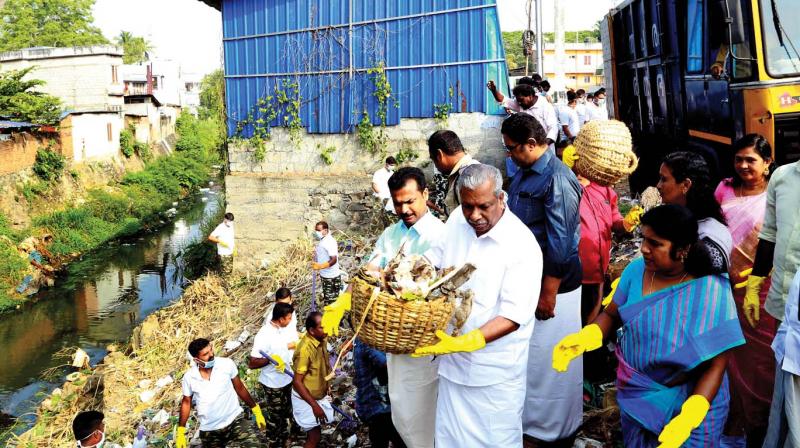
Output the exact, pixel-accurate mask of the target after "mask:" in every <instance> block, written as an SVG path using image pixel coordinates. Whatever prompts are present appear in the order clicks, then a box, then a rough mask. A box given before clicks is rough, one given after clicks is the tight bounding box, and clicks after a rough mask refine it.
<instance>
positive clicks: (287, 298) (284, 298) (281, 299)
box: [264, 288, 300, 340]
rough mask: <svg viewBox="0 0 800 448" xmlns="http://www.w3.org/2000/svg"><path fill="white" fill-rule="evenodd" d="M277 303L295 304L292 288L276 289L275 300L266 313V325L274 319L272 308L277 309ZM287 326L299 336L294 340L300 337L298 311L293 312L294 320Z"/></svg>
mask: <svg viewBox="0 0 800 448" xmlns="http://www.w3.org/2000/svg"><path fill="white" fill-rule="evenodd" d="M276 303H288V304H289V305H292V306H294V298H293V297H292V290H291V289H289V288H278V290H277V291H275V302H273V303H272V304H271V305H269V306H267V311H266V312H265V313H264V325H268V324H269V323H270V321H272V310H274V309H275V304H276ZM286 328H287V330H288V331H292V332H294V335H295V336H297V337H295V338H294V340H297V339H300V337H299V335H298V334H297V312H292V321H291V322H290V323H289V326H288V327H286Z"/></svg>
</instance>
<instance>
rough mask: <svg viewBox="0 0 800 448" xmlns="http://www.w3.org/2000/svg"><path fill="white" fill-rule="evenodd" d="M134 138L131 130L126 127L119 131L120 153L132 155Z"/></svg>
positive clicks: (127, 155) (126, 155)
mask: <svg viewBox="0 0 800 448" xmlns="http://www.w3.org/2000/svg"><path fill="white" fill-rule="evenodd" d="M134 143H135V140H134V138H133V132H131V131H130V130H128V129H123V130H122V131H120V133H119V149H120V151H122V154H123V155H124V156H125V157H128V158H130V157H132V156H133V153H134V151H135V150H134V147H133V145H134Z"/></svg>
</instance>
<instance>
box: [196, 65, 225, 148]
mask: <svg viewBox="0 0 800 448" xmlns="http://www.w3.org/2000/svg"><path fill="white" fill-rule="evenodd" d="M198 113H199V114H200V118H201V119H207V118H213V119H215V120H216V121H217V122H218V123H221V124H222V125H221V126H220V131H221V132H222V136H223V139H224V138H225V136H226V135H227V132H228V130H227V121H228V113H227V110H226V106H225V74H224V73H223V71H222V69H219V70H215V71H213V72H211V73H209V74H207V75H206V76H204V77H203V80H202V81H200V110H199V111H198Z"/></svg>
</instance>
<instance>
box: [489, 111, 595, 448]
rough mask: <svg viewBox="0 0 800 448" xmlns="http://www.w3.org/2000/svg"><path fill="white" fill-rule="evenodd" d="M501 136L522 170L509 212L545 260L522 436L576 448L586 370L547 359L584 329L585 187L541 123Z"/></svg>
mask: <svg viewBox="0 0 800 448" xmlns="http://www.w3.org/2000/svg"><path fill="white" fill-rule="evenodd" d="M501 132H502V134H503V143H504V144H505V149H506V151H507V152H508V155H509V156H510V157H511V159H512V160H513V161H514V163H515V164H516V165H517V166H518V167H519V168H520V169H519V171H518V172H517V173H516V174H515V175H514V177H513V178H512V179H511V183H510V185H509V192H508V205H509V208H510V209H511V211H512V212H513V213H514V214H515V215H517V217H519V219H520V220H522V222H523V223H525V225H527V226H528V228H529V229H531V232H533V234H534V236H536V240H537V241H538V242H539V246H540V247H541V249H542V255H543V258H544V266H543V272H542V273H543V275H542V284H541V290H540V294H539V304H538V306H537V308H536V318H537V322H536V324H535V325H536V326H535V327H534V329H533V335H532V336H531V343H530V352H529V354H528V379H527V390H526V397H525V408H524V409H525V410H524V413H523V416H522V425H523V432H524V433H525V437H526V441H527V442H528V443H530V442H533V443H538V445H533V446H561V445H564V446H572V442H571V440H572V439H573V438H574V435H575V432H576V431H577V429H578V426H580V423H581V417H582V383H583V365H582V363H579V365H574V366H573V365H571V366H570V370H569V371H568V372H566V373H562V374H558V373H556V374H554V373H553V369H552V368H551V367H550V365H549V363H547V362H543V360H546V359H549V358H548V357H549V356H551V353H552V350H553V346H554V344H556V343H557V342H558V341H559V340H560V339H561V338H563V337H564V336H566V335H568V334H569V333H570V332H574V331H579V330H580V328H581V314H580V305H581V289H580V288H581V273H582V270H581V262H580V258H579V257H578V242H579V241H580V215H579V206H580V199H581V186H580V183H579V182H578V179H577V178H576V177H575V175H574V174H573V173H572V171H571V170H570V169H569V168H567V167H566V166H565V165H564V164H563V163H562V162H561V161H560V160H558V158H556V156H555V155H554V154H553V152H552V151H548V150H547V148H548V141H547V133H546V132H545V130H544V128H543V127H542V125H541V124H540V123H539V122H538V121H537V120H536V118H534V117H532V116H530V115H526V114H515V115H512V116H510V117H509V118H507V119H506V120H505V121H504V122H503V126H502V128H501ZM543 442H544V443H543Z"/></svg>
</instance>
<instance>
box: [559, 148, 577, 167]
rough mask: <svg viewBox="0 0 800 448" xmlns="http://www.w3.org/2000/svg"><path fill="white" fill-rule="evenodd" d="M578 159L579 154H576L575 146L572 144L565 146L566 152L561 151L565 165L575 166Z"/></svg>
mask: <svg viewBox="0 0 800 448" xmlns="http://www.w3.org/2000/svg"><path fill="white" fill-rule="evenodd" d="M577 160H578V155H577V154H575V147H574V146H572V145H569V146H567V147H566V148H564V152H562V153H561V161H563V162H564V165H566V166H567V168H569V169H572V167H573V166H575V162H576V161H577Z"/></svg>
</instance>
